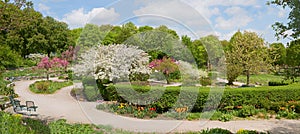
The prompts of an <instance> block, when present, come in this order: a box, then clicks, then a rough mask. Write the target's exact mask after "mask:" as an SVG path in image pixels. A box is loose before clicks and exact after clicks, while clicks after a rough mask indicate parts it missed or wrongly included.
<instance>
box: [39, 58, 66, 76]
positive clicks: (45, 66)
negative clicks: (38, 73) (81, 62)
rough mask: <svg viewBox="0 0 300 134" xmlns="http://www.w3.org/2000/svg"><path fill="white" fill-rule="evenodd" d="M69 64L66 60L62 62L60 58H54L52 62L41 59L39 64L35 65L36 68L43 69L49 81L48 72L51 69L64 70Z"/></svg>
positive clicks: (47, 59)
mask: <svg viewBox="0 0 300 134" xmlns="http://www.w3.org/2000/svg"><path fill="white" fill-rule="evenodd" d="M68 64H69V62H68V61H66V60H62V59H60V58H57V57H54V58H53V59H52V60H49V58H48V57H44V58H42V59H41V61H40V63H39V64H38V65H37V67H38V68H42V69H45V70H46V72H47V80H49V71H50V69H51V68H55V67H57V68H64V69H66V68H67V66H68Z"/></svg>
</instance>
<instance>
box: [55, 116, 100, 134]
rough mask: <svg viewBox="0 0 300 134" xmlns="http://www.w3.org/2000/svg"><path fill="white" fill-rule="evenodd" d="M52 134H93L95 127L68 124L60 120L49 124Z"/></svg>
mask: <svg viewBox="0 0 300 134" xmlns="http://www.w3.org/2000/svg"><path fill="white" fill-rule="evenodd" d="M49 128H50V130H51V134H70V133H74V132H76V133H78V134H81V133H82V134H93V133H95V130H94V126H93V125H89V124H67V123H66V120H65V119H60V120H57V121H54V122H51V123H49Z"/></svg>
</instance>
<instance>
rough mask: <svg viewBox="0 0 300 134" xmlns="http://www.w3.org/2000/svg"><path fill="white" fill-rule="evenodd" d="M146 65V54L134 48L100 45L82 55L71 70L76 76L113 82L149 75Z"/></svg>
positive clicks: (118, 45)
mask: <svg viewBox="0 0 300 134" xmlns="http://www.w3.org/2000/svg"><path fill="white" fill-rule="evenodd" d="M148 63H149V56H148V54H147V53H145V52H144V51H143V50H140V49H138V48H137V47H135V46H127V45H124V44H117V45H108V46H103V45H100V46H98V47H96V48H91V49H90V50H89V51H87V52H86V53H83V54H82V55H81V58H80V60H79V63H78V64H76V65H75V66H74V67H73V70H74V73H75V74H76V75H81V76H87V75H89V76H91V75H92V76H94V78H95V79H99V80H109V81H114V80H117V79H123V78H128V77H129V76H130V75H132V74H150V73H151V70H150V68H149V67H148Z"/></svg>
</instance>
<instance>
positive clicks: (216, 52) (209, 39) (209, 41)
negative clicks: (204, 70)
mask: <svg viewBox="0 0 300 134" xmlns="http://www.w3.org/2000/svg"><path fill="white" fill-rule="evenodd" d="M200 41H201V43H203V45H204V46H205V50H206V51H207V55H208V59H207V67H208V70H211V69H214V68H216V67H217V66H218V64H219V60H220V59H221V57H222V56H223V55H224V52H223V48H222V45H221V42H220V41H219V39H218V37H217V36H214V35H208V36H206V37H202V38H200Z"/></svg>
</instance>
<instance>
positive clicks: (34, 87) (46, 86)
mask: <svg viewBox="0 0 300 134" xmlns="http://www.w3.org/2000/svg"><path fill="white" fill-rule="evenodd" d="M72 84H73V83H72V82H70V81H68V82H56V81H37V82H35V83H33V84H31V85H30V86H29V89H30V90H31V91H32V92H34V93H38V94H53V93H55V92H56V91H57V90H59V89H61V88H63V87H67V86H70V85H72Z"/></svg>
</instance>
